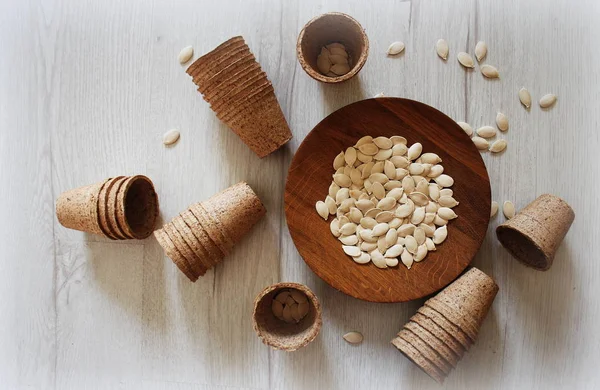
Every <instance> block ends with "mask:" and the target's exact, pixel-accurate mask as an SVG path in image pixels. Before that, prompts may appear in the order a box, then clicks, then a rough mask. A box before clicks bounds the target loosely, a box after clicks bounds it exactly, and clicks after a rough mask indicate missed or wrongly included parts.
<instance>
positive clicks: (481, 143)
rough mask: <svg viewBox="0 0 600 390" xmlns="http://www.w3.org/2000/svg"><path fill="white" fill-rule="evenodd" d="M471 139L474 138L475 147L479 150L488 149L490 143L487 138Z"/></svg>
mask: <svg viewBox="0 0 600 390" xmlns="http://www.w3.org/2000/svg"><path fill="white" fill-rule="evenodd" d="M471 139H472V140H473V143H474V144H475V147H476V148H477V149H479V150H487V148H489V146H490V143H489V142H488V141H487V140H486V139H485V138H481V137H473V138H471Z"/></svg>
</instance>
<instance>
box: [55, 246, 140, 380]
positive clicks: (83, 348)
mask: <svg viewBox="0 0 600 390" xmlns="http://www.w3.org/2000/svg"><path fill="white" fill-rule="evenodd" d="M59 244H60V248H61V249H60V250H59V251H58V252H57V254H56V259H57V276H56V281H57V288H56V310H57V345H56V347H57V366H56V387H57V388H60V389H64V388H76V387H79V388H88V389H92V388H94V389H106V388H117V387H121V388H128V387H129V388H132V387H136V385H137V383H138V381H139V380H140V377H141V368H142V335H143V334H142V322H141V321H140V319H141V315H142V286H143V254H144V247H143V246H142V245H138V244H124V243H116V244H111V245H108V244H102V243H87V244H86V243H67V242H61V243H59Z"/></svg>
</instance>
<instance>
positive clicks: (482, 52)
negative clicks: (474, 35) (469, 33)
mask: <svg viewBox="0 0 600 390" xmlns="http://www.w3.org/2000/svg"><path fill="white" fill-rule="evenodd" d="M486 54H487V44H486V43H485V42H484V41H479V42H477V44H476V45H475V58H477V61H478V62H481V60H483V59H484V58H485V56H486Z"/></svg>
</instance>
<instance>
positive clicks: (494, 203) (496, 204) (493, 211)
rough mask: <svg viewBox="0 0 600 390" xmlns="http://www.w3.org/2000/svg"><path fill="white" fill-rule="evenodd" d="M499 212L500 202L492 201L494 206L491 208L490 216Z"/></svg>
mask: <svg viewBox="0 0 600 390" xmlns="http://www.w3.org/2000/svg"><path fill="white" fill-rule="evenodd" d="M497 213H498V202H496V201H495V200H494V201H492V207H491V210H490V218H493V217H494V216H495V215H496V214H497Z"/></svg>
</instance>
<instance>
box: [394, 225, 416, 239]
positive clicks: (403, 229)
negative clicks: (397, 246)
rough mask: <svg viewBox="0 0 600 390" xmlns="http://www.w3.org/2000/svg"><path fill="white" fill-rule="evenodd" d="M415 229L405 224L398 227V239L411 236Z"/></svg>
mask: <svg viewBox="0 0 600 390" xmlns="http://www.w3.org/2000/svg"><path fill="white" fill-rule="evenodd" d="M416 228H417V227H416V226H415V225H413V224H412V223H407V224H404V225H402V226H400V227H399V228H398V229H396V231H397V232H398V235H399V236H400V237H406V236H408V235H412V234H413V233H414V231H415V229H416Z"/></svg>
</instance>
